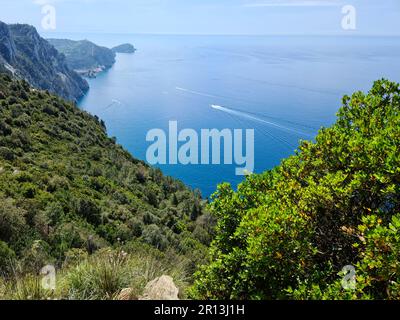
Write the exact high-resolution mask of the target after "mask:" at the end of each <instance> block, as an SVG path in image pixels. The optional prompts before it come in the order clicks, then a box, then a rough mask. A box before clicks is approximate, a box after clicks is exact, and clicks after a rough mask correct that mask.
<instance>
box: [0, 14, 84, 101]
mask: <svg viewBox="0 0 400 320" xmlns="http://www.w3.org/2000/svg"><path fill="white" fill-rule="evenodd" d="M0 72H7V73H10V74H12V75H13V76H15V77H17V78H21V79H25V80H26V81H28V82H29V83H30V84H31V85H32V86H33V87H36V88H38V89H41V90H48V91H50V92H52V93H55V94H57V95H59V96H61V97H63V98H65V99H67V100H71V101H76V100H78V99H79V98H81V97H82V96H83V95H84V94H85V93H86V92H87V91H88V90H89V85H88V83H87V81H86V80H84V79H83V78H82V77H81V76H80V75H78V74H77V73H76V72H74V71H73V70H71V69H70V68H69V67H68V65H67V62H66V59H65V56H64V55H62V54H60V53H59V52H58V51H57V50H56V49H55V48H54V47H53V46H52V45H50V44H49V43H48V42H47V41H46V40H45V39H43V38H42V37H40V35H39V34H38V32H37V31H36V29H35V28H34V27H32V26H29V25H25V24H11V25H7V24H5V23H3V22H1V21H0Z"/></svg>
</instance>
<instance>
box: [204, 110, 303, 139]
mask: <svg viewBox="0 0 400 320" xmlns="http://www.w3.org/2000/svg"><path fill="white" fill-rule="evenodd" d="M211 108H213V109H215V110H219V111H222V112H226V113H229V114H231V115H234V116H238V117H242V118H245V119H248V120H253V121H257V122H261V123H264V124H267V125H270V126H273V127H276V128H279V129H283V130H287V131H291V132H294V133H297V134H300V135H305V134H306V135H308V134H307V133H305V132H302V131H299V130H296V129H293V128H289V127H286V126H283V125H280V124H277V123H275V122H271V121H267V120H265V119H262V118H259V117H256V116H254V115H252V114H249V113H246V112H243V111H238V110H233V109H231V108H227V107H223V106H220V105H216V104H212V105H211Z"/></svg>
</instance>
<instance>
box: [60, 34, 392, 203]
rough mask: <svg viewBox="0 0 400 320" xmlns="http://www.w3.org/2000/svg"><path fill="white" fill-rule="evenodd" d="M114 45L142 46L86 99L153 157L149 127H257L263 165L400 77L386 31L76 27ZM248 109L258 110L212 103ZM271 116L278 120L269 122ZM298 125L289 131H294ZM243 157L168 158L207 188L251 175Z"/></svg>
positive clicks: (183, 175) (173, 171)
mask: <svg viewBox="0 0 400 320" xmlns="http://www.w3.org/2000/svg"><path fill="white" fill-rule="evenodd" d="M67 37H68V38H73V39H82V38H88V39H89V40H92V41H94V42H96V43H98V44H101V45H106V46H109V47H111V46H114V45H117V44H120V43H125V42H130V43H132V44H134V45H135V47H137V49H138V51H137V52H136V53H135V54H133V55H128V54H118V57H117V63H116V64H115V66H114V67H113V68H112V69H110V70H109V71H107V72H105V73H103V74H101V75H100V76H98V77H97V78H96V79H92V80H89V82H90V87H91V89H90V91H89V93H88V95H87V96H86V97H85V98H84V99H83V100H82V101H81V102H80V107H81V108H82V109H85V110H87V111H88V112H90V113H92V114H95V115H98V116H99V117H100V118H102V119H103V120H104V121H105V122H106V125H107V128H108V132H109V135H111V136H115V137H117V140H118V142H119V143H120V144H121V145H123V146H124V147H125V148H126V149H127V150H129V151H130V152H131V153H132V154H133V156H135V157H137V158H140V159H143V160H145V155H146V150H147V148H148V146H149V145H150V143H149V142H146V134H147V132H148V130H150V129H153V128H161V129H164V130H166V131H167V128H168V121H170V120H177V121H178V127H179V129H184V128H193V129H195V130H197V131H200V129H202V128H210V129H211V128H217V129H224V128H230V129H236V128H253V129H255V171H256V172H262V171H264V170H267V169H270V168H272V167H274V166H276V165H278V164H279V163H280V161H281V160H282V159H283V158H285V157H287V156H289V155H291V154H293V153H294V149H295V148H296V146H297V145H298V141H299V140H300V139H313V137H315V135H316V133H317V131H318V128H320V127H321V126H329V125H330V124H332V123H333V122H334V121H335V113H336V112H337V110H338V109H339V107H340V106H341V98H342V96H343V95H344V94H350V93H351V92H353V91H355V90H368V89H369V88H370V87H371V85H372V83H373V81H374V80H377V79H380V78H382V77H386V78H389V79H392V80H395V81H400V59H399V56H400V41H399V40H400V39H399V38H389V37H387V38H379V37H315V36H314V37H299V36H295V37H281V36H279V37H278V36H275V37H267V36H266V37H259V36H255V37H251V36H250V37H246V36H152V35H77V34H74V35H68V36H67ZM212 104H215V105H220V106H224V107H226V108H233V109H239V110H242V111H245V112H249V114H251V115H252V117H256V118H257V119H262V120H264V122H263V121H257V120H254V119H252V117H247V118H246V117H241V116H238V115H234V114H230V113H226V112H222V111H219V110H215V109H212V108H211V107H210V105H212ZM267 122H272V123H274V124H276V125H269V124H268V123H267ZM283 127H284V128H287V129H292V130H287V129H283ZM235 167H236V166H235V165H189V166H184V165H162V166H160V168H161V169H162V170H163V172H164V173H165V174H167V175H171V176H174V177H176V178H179V179H181V180H182V181H184V182H185V183H186V184H188V185H189V186H191V187H193V188H199V189H200V190H201V191H202V193H203V195H205V196H209V195H210V194H212V193H213V192H214V191H215V189H216V186H217V184H219V183H220V182H223V181H227V182H230V183H232V184H233V185H234V186H236V185H237V183H239V182H240V181H241V180H242V179H243V177H240V176H236V175H235Z"/></svg>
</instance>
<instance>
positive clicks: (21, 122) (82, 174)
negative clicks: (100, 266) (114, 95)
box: [0, 75, 210, 282]
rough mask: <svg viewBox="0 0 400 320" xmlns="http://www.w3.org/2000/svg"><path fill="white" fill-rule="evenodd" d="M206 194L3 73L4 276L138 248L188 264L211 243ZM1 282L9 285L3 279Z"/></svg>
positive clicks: (0, 183) (0, 256) (91, 120)
mask: <svg viewBox="0 0 400 320" xmlns="http://www.w3.org/2000/svg"><path fill="white" fill-rule="evenodd" d="M203 207H204V203H203V200H202V199H201V198H200V196H199V194H198V193H197V192H193V191H191V190H189V189H188V188H186V187H185V186H184V185H183V184H182V183H181V182H179V181H176V180H174V179H172V178H169V177H165V176H163V174H162V173H161V172H160V171H159V170H156V169H153V168H151V167H148V166H147V165H146V164H144V163H143V162H141V161H138V160H135V159H134V158H132V156H131V155H130V154H129V153H128V152H126V151H125V150H124V149H122V147H121V146H119V145H117V144H116V142H115V139H113V138H108V137H107V134H106V130H105V127H104V123H103V122H101V121H99V119H97V118H96V117H93V116H91V115H89V114H87V113H85V112H83V111H81V110H79V109H78V108H76V107H75V106H74V105H73V104H72V103H68V102H65V101H64V100H62V99H61V98H58V97H56V96H54V95H51V94H48V93H46V92H44V91H39V90H36V89H32V88H31V87H30V86H29V85H28V84H27V83H26V82H24V81H15V80H12V79H11V78H10V77H9V76H6V75H0V269H1V270H2V272H6V271H7V270H9V271H10V269H11V266H12V265H11V264H10V261H9V259H8V258H7V257H15V258H16V259H17V260H19V261H20V264H21V265H22V267H21V268H22V270H25V271H27V272H28V271H32V272H34V273H35V272H38V270H40V268H41V267H43V266H44V265H45V264H46V263H49V262H52V263H56V264H62V263H63V262H64V261H65V259H66V257H68V256H70V255H71V252H74V251H73V250H77V249H79V250H84V251H85V252H86V251H87V252H89V253H94V252H95V251H97V250H99V249H101V248H106V247H110V246H113V247H115V246H119V245H122V244H128V243H131V242H132V241H134V242H135V243H141V244H142V247H143V246H144V245H148V246H151V247H153V248H154V250H159V251H169V252H176V253H177V254H178V253H179V254H180V255H183V256H185V257H186V260H187V261H188V268H193V267H194V266H195V265H196V264H197V263H198V261H199V260H198V259H201V257H202V256H203V255H202V252H203V251H204V250H203V249H204V245H207V244H208V243H209V241H210V236H209V232H208V231H209V229H208V228H209V227H210V225H209V223H208V221H209V217H208V215H207V214H206V215H204V214H203V213H204V211H203ZM0 282H1V281H0Z"/></svg>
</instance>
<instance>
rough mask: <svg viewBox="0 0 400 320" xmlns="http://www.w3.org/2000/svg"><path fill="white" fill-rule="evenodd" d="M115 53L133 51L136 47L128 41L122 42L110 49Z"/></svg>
mask: <svg viewBox="0 0 400 320" xmlns="http://www.w3.org/2000/svg"><path fill="white" fill-rule="evenodd" d="M111 50H112V51H114V52H115V53H135V51H136V49H135V47H134V46H133V45H131V44H130V43H124V44H121V45H119V46H116V47H114V48H112V49H111Z"/></svg>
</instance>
